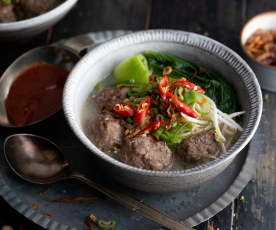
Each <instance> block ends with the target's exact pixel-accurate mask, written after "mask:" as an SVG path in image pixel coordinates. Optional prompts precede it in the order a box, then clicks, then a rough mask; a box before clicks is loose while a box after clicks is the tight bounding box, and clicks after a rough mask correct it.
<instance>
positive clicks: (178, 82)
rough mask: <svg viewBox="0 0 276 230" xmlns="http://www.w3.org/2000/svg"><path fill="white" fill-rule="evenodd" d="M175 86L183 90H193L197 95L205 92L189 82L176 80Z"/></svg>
mask: <svg viewBox="0 0 276 230" xmlns="http://www.w3.org/2000/svg"><path fill="white" fill-rule="evenodd" d="M176 84H177V85H181V86H182V87H184V88H185V89H189V90H195V91H196V92H198V93H205V91H204V90H203V89H202V88H200V87H199V86H198V85H195V84H193V83H192V82H189V81H185V80H178V81H176Z"/></svg>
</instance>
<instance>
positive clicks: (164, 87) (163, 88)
mask: <svg viewBox="0 0 276 230" xmlns="http://www.w3.org/2000/svg"><path fill="white" fill-rule="evenodd" d="M158 88H159V93H160V96H161V99H162V100H165V99H166V95H167V93H168V92H169V89H170V85H169V80H168V77H167V76H166V75H164V76H163V77H162V78H161V79H160V81H159V84H158Z"/></svg>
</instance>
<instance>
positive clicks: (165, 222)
mask: <svg viewBox="0 0 276 230" xmlns="http://www.w3.org/2000/svg"><path fill="white" fill-rule="evenodd" d="M71 178H74V179H78V180H80V181H82V182H84V183H86V184H87V185H89V186H91V187H92V188H94V189H96V190H98V191H99V192H101V193H103V194H105V195H106V196H107V197H109V198H110V199H112V200H114V201H117V202H118V203H120V204H121V205H123V206H125V207H126V208H128V209H130V210H132V211H135V212H138V213H140V214H142V215H143V216H144V217H146V218H148V219H150V220H152V221H155V222H156V223H158V224H161V225H162V226H164V227H166V228H168V229H171V230H194V229H193V228H191V227H188V226H186V225H184V224H182V223H180V222H178V221H176V220H174V219H173V218H172V217H170V216H168V215H166V214H164V213H161V212H160V211H158V210H156V209H154V208H151V207H150V206H148V205H146V204H145V203H144V202H143V201H138V200H136V199H134V198H132V197H130V196H128V195H126V194H124V193H121V192H118V191H116V190H114V189H111V188H107V187H104V186H102V185H100V184H97V183H95V182H94V181H92V180H91V179H89V178H87V177H86V176H84V175H82V174H79V173H73V174H72V175H71Z"/></svg>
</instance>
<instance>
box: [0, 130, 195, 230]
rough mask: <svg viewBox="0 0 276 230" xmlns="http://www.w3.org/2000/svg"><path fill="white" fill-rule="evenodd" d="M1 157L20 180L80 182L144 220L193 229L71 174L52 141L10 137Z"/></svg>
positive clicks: (187, 229)
mask: <svg viewBox="0 0 276 230" xmlns="http://www.w3.org/2000/svg"><path fill="white" fill-rule="evenodd" d="M4 154H5V157H6V160H7V162H8V164H9V166H10V167H11V169H12V170H13V171H14V172H15V173H16V174H17V175H18V176H19V177H21V178H22V179H24V180H26V181H28V182H31V183H35V184H50V183H54V182H57V181H61V180H65V179H77V180H80V181H82V182H84V183H86V184H87V185H89V186H91V187H92V188H94V189H96V190H97V191H99V192H101V193H103V194H105V195H106V196H107V197H109V198H110V199H112V200H114V201H116V202H118V203H120V204H121V205H123V206H125V207H126V208H129V209H130V210H132V211H136V212H138V213H140V214H142V215H143V216H144V217H146V218H148V219H150V220H152V221H155V222H156V223H158V224H161V225H162V226H164V227H167V228H168V229H172V230H192V229H193V228H190V227H187V226H186V225H184V224H182V223H180V222H178V221H176V220H174V219H172V218H171V217H169V216H167V215H166V214H163V213H161V212H159V211H158V210H156V209H153V208H151V207H149V206H148V205H146V204H145V203H143V202H141V201H138V200H136V199H134V198H131V197H129V196H128V195H126V194H124V193H121V192H119V191H116V190H114V189H111V188H108V187H104V186H103V185H100V184H97V183H96V182H94V181H92V180H91V179H88V178H87V177H86V176H85V175H82V174H80V173H78V172H73V171H72V170H71V169H70V167H69V164H68V163H67V162H66V161H65V160H64V158H63V154H62V152H61V151H60V150H59V148H58V147H57V146H56V145H55V144H54V143H53V142H51V141H49V140H47V139H45V138H43V137H39V136H35V135H29V134H16V135H12V136H9V137H8V138H7V139H6V140H5V143H4Z"/></svg>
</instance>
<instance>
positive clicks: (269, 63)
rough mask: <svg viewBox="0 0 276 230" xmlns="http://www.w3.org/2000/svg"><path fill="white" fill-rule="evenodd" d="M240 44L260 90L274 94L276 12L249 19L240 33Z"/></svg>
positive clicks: (275, 78)
mask: <svg viewBox="0 0 276 230" xmlns="http://www.w3.org/2000/svg"><path fill="white" fill-rule="evenodd" d="M240 42H241V46H242V48H243V51H244V52H245V54H246V55H245V56H246V57H245V58H246V60H247V62H248V64H249V65H250V66H251V68H252V69H253V70H254V72H255V74H256V76H257V78H258V80H259V83H260V85H261V87H262V89H266V90H269V91H273V92H276V11H270V12H265V13H262V14H259V15H257V16H255V17H253V18H251V19H250V20H249V21H248V22H247V23H246V24H245V25H244V27H243V29H242V31H241V36H240Z"/></svg>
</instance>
